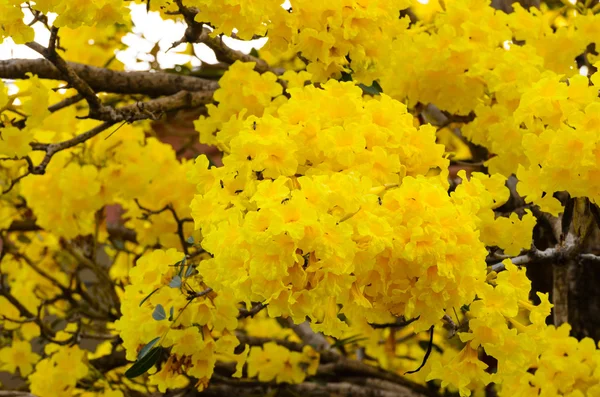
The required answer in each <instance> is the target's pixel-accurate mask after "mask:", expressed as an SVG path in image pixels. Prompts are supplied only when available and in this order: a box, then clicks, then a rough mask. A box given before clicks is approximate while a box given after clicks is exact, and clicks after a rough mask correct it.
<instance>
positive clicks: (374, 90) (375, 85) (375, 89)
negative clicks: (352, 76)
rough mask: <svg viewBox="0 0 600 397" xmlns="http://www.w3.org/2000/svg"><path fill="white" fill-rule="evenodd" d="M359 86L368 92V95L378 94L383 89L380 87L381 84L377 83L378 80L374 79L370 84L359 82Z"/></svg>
mask: <svg viewBox="0 0 600 397" xmlns="http://www.w3.org/2000/svg"><path fill="white" fill-rule="evenodd" d="M358 86H359V87H360V88H362V90H363V91H364V92H365V93H367V94H369V95H373V96H375V95H380V94H381V93H382V92H383V90H382V89H381V86H380V85H379V83H378V82H376V81H374V82H373V84H371V85H370V86H366V85H364V84H359V85H358Z"/></svg>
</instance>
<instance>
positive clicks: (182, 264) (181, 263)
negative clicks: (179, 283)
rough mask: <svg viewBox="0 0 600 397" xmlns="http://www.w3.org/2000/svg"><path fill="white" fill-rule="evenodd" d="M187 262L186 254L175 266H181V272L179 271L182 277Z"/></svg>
mask: <svg viewBox="0 0 600 397" xmlns="http://www.w3.org/2000/svg"><path fill="white" fill-rule="evenodd" d="M185 262H186V257H185V256H184V257H183V259H182V260H181V261H180V262H177V263H176V264H175V266H181V267H180V268H179V272H178V275H179V277H181V275H182V274H183V269H185Z"/></svg>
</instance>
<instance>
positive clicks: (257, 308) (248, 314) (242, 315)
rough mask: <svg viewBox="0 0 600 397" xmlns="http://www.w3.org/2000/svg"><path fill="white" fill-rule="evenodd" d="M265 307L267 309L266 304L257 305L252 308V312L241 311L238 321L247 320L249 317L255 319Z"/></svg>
mask: <svg viewBox="0 0 600 397" xmlns="http://www.w3.org/2000/svg"><path fill="white" fill-rule="evenodd" d="M265 307H267V305H266V304H264V303H262V302H261V303H257V304H256V305H254V306H252V308H251V309H250V310H247V309H240V310H239V311H240V314H238V317H237V318H238V320H241V319H243V318H247V317H250V318H252V317H254V316H255V315H256V314H257V313H258V312H260V311H261V310H262V309H264V308H265Z"/></svg>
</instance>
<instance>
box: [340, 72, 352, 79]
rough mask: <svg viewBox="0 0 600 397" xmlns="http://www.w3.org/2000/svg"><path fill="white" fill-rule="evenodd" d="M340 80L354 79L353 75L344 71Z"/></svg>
mask: <svg viewBox="0 0 600 397" xmlns="http://www.w3.org/2000/svg"><path fill="white" fill-rule="evenodd" d="M340 81H352V75H351V74H350V73H347V72H342V76H341V77H340Z"/></svg>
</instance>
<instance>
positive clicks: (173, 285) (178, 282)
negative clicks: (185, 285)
mask: <svg viewBox="0 0 600 397" xmlns="http://www.w3.org/2000/svg"><path fill="white" fill-rule="evenodd" d="M169 287H171V288H179V287H181V277H180V276H179V274H177V275H176V276H175V277H173V279H172V280H171V282H170V283H169Z"/></svg>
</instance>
